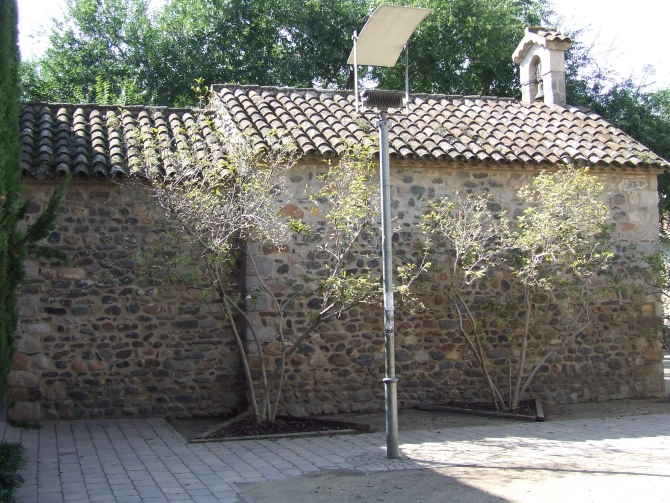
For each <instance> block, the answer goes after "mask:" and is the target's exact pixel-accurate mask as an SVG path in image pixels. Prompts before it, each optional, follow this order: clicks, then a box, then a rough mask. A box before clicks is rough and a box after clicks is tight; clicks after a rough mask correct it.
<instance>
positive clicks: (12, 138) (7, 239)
mask: <svg viewBox="0 0 670 503" xmlns="http://www.w3.org/2000/svg"><path fill="white" fill-rule="evenodd" d="M16 22H17V11H16V2H15V1H14V0H0V396H3V395H4V394H5V392H6V389H7V383H6V379H5V376H6V375H7V372H8V371H9V365H10V361H11V359H12V354H13V352H14V330H15V329H16V323H17V308H16V304H17V289H18V288H19V286H20V285H21V282H22V280H23V277H24V268H23V261H24V260H25V258H26V256H27V255H28V253H31V252H33V253H37V254H41V255H45V254H47V253H51V256H54V255H59V254H58V253H56V252H54V251H53V250H50V249H48V248H47V247H44V246H41V245H39V244H38V243H39V241H40V240H41V239H43V238H45V237H46V236H47V235H48V234H49V232H50V231H51V230H52V229H53V227H54V226H55V222H56V218H57V209H58V207H59V206H60V202H61V199H62V197H63V192H64V190H65V187H66V186H67V184H68V183H69V179H68V178H66V179H65V180H64V181H63V183H62V184H61V186H60V187H59V188H58V189H57V190H56V194H55V195H54V197H53V198H52V199H51V200H50V202H49V204H48V206H47V208H46V210H45V211H44V213H43V214H42V215H40V216H39V218H38V219H37V220H36V221H35V222H33V224H32V225H30V226H29V227H28V229H27V230H26V231H25V232H22V231H20V230H19V229H18V228H17V226H18V223H19V222H20V221H21V220H22V219H23V217H24V216H25V215H26V211H27V208H28V204H29V201H21V192H22V190H23V185H22V183H21V172H22V170H21V166H20V142H19V77H18V64H19V58H18V48H17V45H16V33H17V32H16ZM59 256H60V255H59Z"/></svg>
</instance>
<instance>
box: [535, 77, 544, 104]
mask: <svg viewBox="0 0 670 503" xmlns="http://www.w3.org/2000/svg"><path fill="white" fill-rule="evenodd" d="M535 101H544V85H543V83H542V81H539V82H538V83H537V94H536V95H535Z"/></svg>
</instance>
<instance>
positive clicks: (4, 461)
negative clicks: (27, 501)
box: [0, 441, 25, 503]
mask: <svg viewBox="0 0 670 503" xmlns="http://www.w3.org/2000/svg"><path fill="white" fill-rule="evenodd" d="M24 465H25V461H24V460H23V446H22V445H21V444H20V443H18V442H5V441H0V503H13V501H14V496H13V495H14V490H15V489H16V488H17V487H18V486H19V485H21V484H22V483H23V477H22V476H21V475H19V474H18V473H16V472H17V471H18V470H20V469H21V468H23V466H24Z"/></svg>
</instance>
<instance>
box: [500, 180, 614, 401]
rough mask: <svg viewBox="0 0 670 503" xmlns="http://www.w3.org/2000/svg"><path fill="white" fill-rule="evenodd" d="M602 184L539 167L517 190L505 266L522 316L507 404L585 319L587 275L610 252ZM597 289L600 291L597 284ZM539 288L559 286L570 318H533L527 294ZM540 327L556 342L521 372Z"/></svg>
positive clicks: (518, 396) (587, 320) (587, 311)
mask: <svg viewBox="0 0 670 503" xmlns="http://www.w3.org/2000/svg"><path fill="white" fill-rule="evenodd" d="M603 190H604V189H603V186H602V184H600V183H598V181H597V178H596V177H594V176H592V175H590V174H588V170H587V169H573V168H570V167H569V168H566V169H563V170H560V171H558V172H555V173H546V172H542V173H541V174H540V175H538V176H537V177H536V178H535V180H533V185H532V186H524V187H522V188H521V189H520V190H519V192H518V197H519V198H520V199H521V200H522V201H523V202H524V203H525V205H526V206H527V208H526V209H525V210H524V212H523V215H521V216H520V217H519V219H518V225H519V230H518V232H517V233H516V236H514V238H513V240H512V247H513V254H514V257H513V258H514V260H513V262H512V265H511V267H510V269H511V272H512V273H513V274H514V275H515V276H516V277H517V278H518V280H519V281H520V289H521V295H522V304H523V305H522V312H523V318H522V330H521V333H520V334H519V337H518V339H516V341H518V343H517V344H518V345H519V346H520V347H519V358H518V362H517V369H516V376H515V378H514V389H513V390H510V391H511V393H510V398H509V404H510V408H516V407H518V405H519V400H520V399H521V397H522V395H523V394H524V392H525V391H526V389H527V388H528V387H529V386H530V384H531V382H532V380H533V378H534V377H535V375H536V374H537V372H538V371H539V370H540V368H541V367H542V365H543V364H544V362H545V361H546V360H547V358H549V357H550V356H551V355H552V354H554V353H555V352H556V351H557V350H558V349H560V348H562V347H565V346H567V345H568V344H570V343H571V342H572V341H573V340H574V338H575V337H577V336H578V335H579V334H581V332H582V331H583V330H585V329H586V328H587V327H588V326H589V325H590V324H591V318H590V314H591V313H590V305H589V301H590V295H591V294H592V293H593V289H592V287H591V281H592V280H593V279H594V277H595V276H596V275H597V274H598V273H599V272H600V270H601V269H602V267H603V266H604V263H605V262H606V261H607V260H608V259H609V258H611V257H612V252H611V251H610V250H609V249H608V246H607V241H606V239H605V238H606V236H607V233H606V225H605V224H606V221H607V219H608V217H609V209H608V207H607V206H606V205H605V204H604V203H603V202H602V201H601V199H600V196H601V194H602V192H603ZM599 289H600V292H599V294H600V295H604V294H605V290H604V289H603V287H602V286H601V287H600V288H599ZM545 292H553V294H554V296H555V295H556V292H561V293H562V297H563V298H564V299H567V302H564V304H565V305H566V312H568V313H572V314H570V315H569V316H570V317H571V320H566V322H567V323H566V324H565V325H563V326H561V327H559V328H556V327H550V326H547V327H539V326H538V325H537V323H533V318H534V317H535V316H536V315H537V312H536V310H535V308H534V302H535V301H534V298H533V297H534V296H535V295H537V294H540V293H545ZM566 318H567V317H566ZM540 328H543V329H546V331H547V333H549V334H554V337H553V338H551V340H552V341H556V342H555V344H553V343H551V344H553V346H554V347H553V348H551V349H544V355H543V356H542V357H541V358H540V359H539V360H538V361H536V362H535V363H534V364H533V365H532V367H531V369H530V371H529V372H526V357H527V353H528V345H529V341H530V336H531V330H533V331H534V332H537V331H538V330H539V329H540ZM545 339H546V337H545ZM516 341H513V342H516ZM545 344H547V342H546V341H545ZM510 372H511V368H510Z"/></svg>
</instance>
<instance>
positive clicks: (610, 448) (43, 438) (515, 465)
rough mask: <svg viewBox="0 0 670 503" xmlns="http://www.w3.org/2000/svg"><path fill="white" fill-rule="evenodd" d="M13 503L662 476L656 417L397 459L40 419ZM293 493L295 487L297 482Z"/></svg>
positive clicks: (491, 430) (458, 436)
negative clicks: (462, 473) (302, 480)
mask: <svg viewBox="0 0 670 503" xmlns="http://www.w3.org/2000/svg"><path fill="white" fill-rule="evenodd" d="M0 436H1V437H2V438H4V440H8V441H21V442H22V443H23V445H24V446H25V448H26V456H27V461H28V464H27V467H26V468H25V469H24V470H23V471H22V472H21V473H22V475H23V476H24V477H25V479H26V482H25V484H24V485H23V486H22V487H21V488H20V489H19V492H18V496H19V498H20V500H21V501H22V503H31V502H39V503H61V502H68V503H75V502H81V503H83V502H91V503H102V502H114V501H116V502H119V503H140V502H159V501H161V502H163V501H170V502H173V501H174V502H177V501H179V502H197V503H208V502H210V501H211V502H220V503H221V502H228V503H241V502H242V501H245V502H247V503H253V502H252V500H251V499H250V498H249V497H247V496H245V495H244V494H243V493H242V491H241V490H240V489H239V488H238V486H237V485H236V484H237V483H239V482H259V483H262V482H264V481H267V480H273V479H283V478H285V477H291V476H295V475H301V474H306V473H311V472H318V471H321V470H335V469H356V470H361V471H363V472H369V473H370V472H377V471H391V470H412V469H422V468H430V467H437V466H440V467H449V466H454V467H458V466H478V467H490V468H506V469H522V468H525V469H543V468H550V469H552V470H556V471H559V472H560V471H561V470H566V471H570V472H575V471H577V472H584V473H594V474H596V473H622V472H627V473H629V474H636V473H637V474H640V475H656V476H661V477H668V476H670V454H668V453H670V422H669V421H668V416H667V415H650V416H633V417H621V418H607V419H585V420H574V421H561V422H555V423H551V422H548V423H497V424H494V425H490V426H480V427H470V428H452V429H445V430H427V431H409V432H401V436H400V442H401V454H402V457H401V459H398V460H389V459H387V458H386V457H385V452H384V449H385V435H384V434H383V433H376V434H361V435H343V436H336V437H323V438H317V437H314V438H301V439H283V440H278V441H268V440H249V441H244V442H239V441H238V442H225V443H210V444H187V443H186V442H185V440H184V439H183V438H182V437H181V436H179V435H178V434H177V433H176V432H175V431H174V430H173V429H172V428H171V427H170V426H169V425H168V424H167V423H166V422H165V421H164V420H162V419H118V420H114V419H107V420H84V421H63V422H59V423H53V422H52V423H47V424H45V425H44V428H43V429H42V430H32V431H23V430H19V429H16V428H13V427H11V426H8V425H7V424H5V423H1V424H0ZM297 487H299V486H297Z"/></svg>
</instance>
